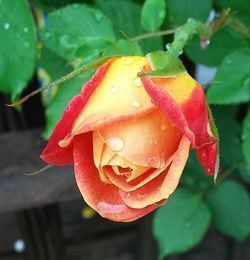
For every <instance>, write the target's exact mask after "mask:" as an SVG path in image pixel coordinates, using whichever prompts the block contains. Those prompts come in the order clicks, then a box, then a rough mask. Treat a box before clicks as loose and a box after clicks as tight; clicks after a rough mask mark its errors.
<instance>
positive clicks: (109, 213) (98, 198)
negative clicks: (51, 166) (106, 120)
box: [73, 133, 158, 222]
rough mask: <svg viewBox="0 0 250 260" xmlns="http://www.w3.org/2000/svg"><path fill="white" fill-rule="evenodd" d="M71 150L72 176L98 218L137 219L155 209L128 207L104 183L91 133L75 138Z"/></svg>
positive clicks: (116, 189) (151, 206)
mask: <svg viewBox="0 0 250 260" xmlns="http://www.w3.org/2000/svg"><path fill="white" fill-rule="evenodd" d="M74 143H75V144H74V149H73V156H74V168H75V177H76V181H77V185H78V187H79V190H80V192H81V194H82V196H83V198H84V200H85V201H86V203H87V204H88V205H89V206H90V207H92V208H93V209H94V210H96V211H97V212H98V213H99V214H100V215H101V216H103V217H105V218H108V219H111V220H113V221H121V222H129V221H133V220H136V219H138V218H140V217H142V216H144V215H146V214H148V213H150V212H151V211H153V210H155V209H156V208H157V207H158V206H156V205H149V206H147V207H145V208H142V209H134V208H130V207H128V206H127V205H126V204H125V203H124V202H123V200H122V199H121V197H120V194H119V190H118V188H117V187H115V186H114V185H111V184H106V183H103V182H102V181H101V180H100V178H99V174H98V170H97V169H96V167H95V165H94V162H93V156H92V153H93V147H92V133H87V134H83V135H78V136H76V137H75V142H74Z"/></svg>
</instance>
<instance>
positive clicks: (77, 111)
mask: <svg viewBox="0 0 250 260" xmlns="http://www.w3.org/2000/svg"><path fill="white" fill-rule="evenodd" d="M163 56H164V55H163ZM153 57H154V55H151V56H150V55H149V56H147V57H138V56H132V57H120V58H112V59H110V60H109V61H108V62H106V63H105V64H103V65H102V66H100V67H99V68H98V69H97V71H96V73H95V74H94V76H93V77H92V78H91V80H90V81H88V82H87V83H86V84H85V85H84V86H83V88H82V91H81V93H79V95H77V96H75V97H74V98H73V99H72V100H71V101H70V103H69V104H68V106H67V108H66V109H65V111H64V112H63V115H62V118H61V120H60V121H59V122H58V123H57V125H56V127H55V129H54V131H53V133H52V135H51V137H50V139H49V142H48V145H47V147H46V148H45V149H44V151H43V152H42V155H41V158H42V159H43V160H44V161H45V162H47V163H49V164H53V165H68V164H74V171H75V178H76V181H77V185H78V187H79V190H80V192H81V194H82V196H83V198H84V200H85V201H86V203H87V204H88V205H89V206H90V207H92V208H93V209H94V210H96V211H97V212H98V213H99V214H100V215H102V216H103V217H105V218H108V219H111V220H114V221H124V222H126V221H133V220H136V219H138V218H140V217H142V216H144V215H146V214H148V213H149V212H151V211H153V210H154V209H156V208H157V207H159V206H160V205H162V204H164V203H165V202H166V201H167V199H168V198H169V197H170V196H171V194H172V193H173V192H174V191H175V189H176V187H177V185H178V183H179V180H180V177H181V174H182V171H183V168H184V166H185V164H186V161H187V158H188V155H189V150H190V148H195V149H196V151H197V154H198V158H199V160H200V162H201V163H202V165H203V166H204V169H205V171H206V172H207V173H208V174H209V175H213V174H214V173H215V171H216V170H217V168H218V167H217V164H218V163H217V158H216V157H217V155H216V150H217V147H216V146H217V142H216V138H215V135H214V134H213V133H212V132H213V131H214V130H213V125H212V123H210V122H211V120H210V114H209V111H208V107H207V104H206V99H205V95H204V92H203V89H202V88H201V86H200V85H199V84H198V83H197V82H196V81H195V80H194V79H193V78H192V77H191V76H189V74H188V73H187V72H186V71H185V70H184V71H181V72H178V73H176V75H174V76H173V75H172V76H169V75H167V74H166V75H164V73H162V75H161V76H159V75H158V76H157V75H156V76H150V73H149V74H147V72H150V71H154V70H155V69H157V66H158V65H157V62H156V61H154V59H153ZM164 58H166V57H165V56H164ZM158 67H159V66H158ZM143 71H144V73H146V74H144V76H142V77H141V78H140V77H138V73H139V72H143Z"/></svg>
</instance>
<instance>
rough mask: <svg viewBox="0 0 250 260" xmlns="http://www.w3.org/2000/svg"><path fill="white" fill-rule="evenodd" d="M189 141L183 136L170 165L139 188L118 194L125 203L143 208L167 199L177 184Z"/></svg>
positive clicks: (185, 158)
mask: <svg viewBox="0 0 250 260" xmlns="http://www.w3.org/2000/svg"><path fill="white" fill-rule="evenodd" d="M189 148H190V141H189V140H188V139H187V138H186V137H185V136H183V137H182V139H181V142H180V144H179V147H178V150H177V151H176V153H175V155H174V159H173V161H172V163H171V165H170V167H169V168H168V169H167V170H166V171H165V172H162V173H161V174H160V175H159V176H158V177H156V178H155V179H153V180H152V181H150V182H149V183H147V184H145V185H144V186H142V187H141V188H139V189H137V190H135V191H131V192H124V191H122V190H120V195H121V197H122V199H123V201H124V202H125V203H126V205H128V206H130V207H134V208H144V207H146V206H148V205H152V204H154V203H157V202H158V201H161V200H163V199H168V198H169V196H170V195H171V194H172V193H173V192H174V191H175V189H176V187H177V185H178V184H179V179H180V177H181V174H182V171H183V169H184V167H185V164H186V161H187V158H188V155H189Z"/></svg>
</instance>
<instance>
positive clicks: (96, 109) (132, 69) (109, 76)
mask: <svg viewBox="0 0 250 260" xmlns="http://www.w3.org/2000/svg"><path fill="white" fill-rule="evenodd" d="M145 64H147V59H146V58H145V57H137V56H133V57H123V58H119V59H116V60H115V61H114V62H113V63H112V64H111V66H110V68H109V69H108V71H107V73H106V75H105V78H104V79H103V80H102V82H101V83H100V84H99V85H98V88H97V89H96V91H95V93H94V94H93V95H92V97H91V100H90V102H89V103H88V105H87V106H86V107H85V108H84V109H83V110H82V111H81V113H80V115H79V117H78V118H77V119H76V120H75V122H74V124H73V126H72V129H71V131H70V133H69V135H68V136H67V138H66V139H65V140H63V141H61V142H60V145H61V146H67V145H68V144H69V143H70V141H71V140H72V138H73V136H74V135H77V134H80V133H85V132H89V131H94V130H97V129H100V128H103V127H106V126H108V125H113V124H114V123H119V122H123V121H126V120H129V119H132V118H139V117H142V116H144V115H145V114H147V113H149V112H150V111H152V110H155V107H154V105H153V104H152V102H151V99H150V97H149V96H148V94H147V92H146V91H145V89H144V88H143V85H142V83H141V80H140V78H138V77H137V73H138V72H139V71H140V70H141V69H142V67H143V66H144V65H145Z"/></svg>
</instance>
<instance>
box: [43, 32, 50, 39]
mask: <svg viewBox="0 0 250 260" xmlns="http://www.w3.org/2000/svg"><path fill="white" fill-rule="evenodd" d="M51 36H52V34H51V33H50V32H46V33H45V34H44V38H45V40H48V39H49V38H51Z"/></svg>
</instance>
